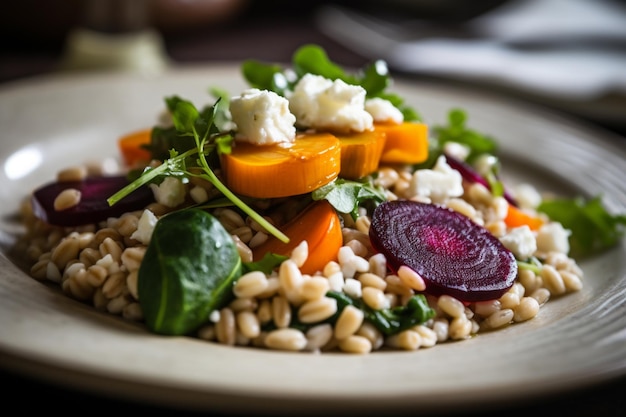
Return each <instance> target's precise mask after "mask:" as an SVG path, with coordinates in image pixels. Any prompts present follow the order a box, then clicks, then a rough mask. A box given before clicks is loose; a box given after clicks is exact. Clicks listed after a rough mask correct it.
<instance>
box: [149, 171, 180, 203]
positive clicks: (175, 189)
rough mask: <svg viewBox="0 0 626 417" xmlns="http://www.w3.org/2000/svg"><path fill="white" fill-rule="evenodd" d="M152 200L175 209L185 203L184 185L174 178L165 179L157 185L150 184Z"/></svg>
mask: <svg viewBox="0 0 626 417" xmlns="http://www.w3.org/2000/svg"><path fill="white" fill-rule="evenodd" d="M150 188H151V189H152V193H153V194H154V199H155V200H156V201H157V203H159V204H163V205H164V206H166V207H176V206H178V205H180V204H182V203H183V202H184V201H185V194H186V192H185V184H183V183H182V181H181V180H179V179H178V178H174V177H165V179H164V180H163V182H162V183H161V184H159V185H156V184H150Z"/></svg>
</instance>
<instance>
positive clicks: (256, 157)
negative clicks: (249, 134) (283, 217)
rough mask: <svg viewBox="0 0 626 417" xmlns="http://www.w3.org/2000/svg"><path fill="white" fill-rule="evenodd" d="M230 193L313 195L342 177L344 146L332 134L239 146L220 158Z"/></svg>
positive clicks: (305, 135)
mask: <svg viewBox="0 0 626 417" xmlns="http://www.w3.org/2000/svg"><path fill="white" fill-rule="evenodd" d="M221 163H222V170H223V173H224V177H225V183H226V186H227V187H228V188H230V190H231V191H233V192H235V193H237V194H241V195H245V196H248V197H256V198H274V197H288V196H292V195H298V194H304V193H308V192H311V191H313V190H315V189H317V188H319V187H321V186H322V185H326V184H328V183H329V182H331V181H332V180H334V179H335V178H337V176H338V175H339V170H340V166H341V146H340V142H339V139H337V138H336V137H335V136H333V135H331V134H329V133H319V134H303V135H298V136H297V137H296V139H295V141H294V142H291V143H282V144H276V145H267V146H259V145H253V144H249V143H241V142H239V143H236V144H235V145H234V146H233V148H232V152H231V153H230V154H223V155H222V156H221Z"/></svg>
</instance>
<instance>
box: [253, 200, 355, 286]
mask: <svg viewBox="0 0 626 417" xmlns="http://www.w3.org/2000/svg"><path fill="white" fill-rule="evenodd" d="M281 230H282V231H283V232H284V233H285V234H286V235H287V236H288V237H289V243H283V242H281V241H280V240H278V239H276V238H274V237H270V238H269V239H268V240H267V241H265V243H263V244H261V245H260V246H257V247H256V248H254V249H253V250H252V255H253V259H254V261H259V260H261V259H262V258H263V256H265V254H266V253H275V254H278V255H285V256H289V255H290V253H291V251H292V250H293V249H294V248H295V247H296V246H298V245H299V244H300V243H301V242H302V241H303V240H306V241H307V244H308V246H309V257H308V258H307V260H306V262H305V263H304V265H302V267H301V268H300V270H301V271H302V272H303V273H305V274H313V273H315V272H316V271H321V270H322V269H323V268H324V266H325V265H326V264H327V263H328V262H330V261H333V260H336V259H337V252H338V251H339V248H340V247H341V245H343V236H342V234H341V221H340V220H339V216H338V215H337V212H336V211H335V209H334V208H333V206H331V205H330V203H329V202H328V201H326V200H319V201H315V202H313V203H311V204H310V205H309V206H307V207H306V208H305V209H304V211H302V213H300V214H299V215H298V216H296V217H295V218H293V219H292V220H291V221H289V222H288V223H287V224H286V225H284V226H282V227H281Z"/></svg>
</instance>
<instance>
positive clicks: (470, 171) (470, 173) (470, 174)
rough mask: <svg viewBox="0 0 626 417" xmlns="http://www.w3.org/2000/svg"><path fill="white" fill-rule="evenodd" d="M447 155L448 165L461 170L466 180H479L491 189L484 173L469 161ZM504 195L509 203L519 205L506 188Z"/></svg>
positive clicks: (478, 181) (471, 181)
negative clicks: (480, 172)
mask: <svg viewBox="0 0 626 417" xmlns="http://www.w3.org/2000/svg"><path fill="white" fill-rule="evenodd" d="M445 157H446V162H447V163H448V165H450V168H452V169H455V170H457V171H459V173H460V174H461V177H463V179H464V180H465V181H467V182H469V183H476V182H477V183H479V184H482V185H484V186H485V187H486V188H487V189H488V190H491V185H490V184H489V182H488V181H487V180H486V179H485V178H484V177H483V176H482V175H480V174H479V173H478V172H476V170H475V169H474V168H472V167H471V166H470V165H469V164H468V163H466V162H464V161H461V160H460V159H457V158H455V157H453V156H450V155H445ZM503 197H504V198H505V199H506V201H508V202H509V204H512V205H514V206H517V201H515V198H513V196H512V195H511V193H509V192H508V191H507V190H504V195H503Z"/></svg>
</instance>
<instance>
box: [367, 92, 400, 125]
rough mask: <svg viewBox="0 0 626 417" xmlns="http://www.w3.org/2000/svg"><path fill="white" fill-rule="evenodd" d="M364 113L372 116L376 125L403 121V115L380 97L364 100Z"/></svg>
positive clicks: (389, 102)
mask: <svg viewBox="0 0 626 417" xmlns="http://www.w3.org/2000/svg"><path fill="white" fill-rule="evenodd" d="M365 111H366V112H368V113H369V114H371V115H372V117H373V118H374V121H375V122H378V123H396V124H400V123H402V122H403V121H404V115H403V114H402V112H401V111H400V110H398V108H397V107H396V106H394V105H393V104H392V103H391V101H389V100H385V99H383V98H380V97H375V98H370V99H369V100H365Z"/></svg>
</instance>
